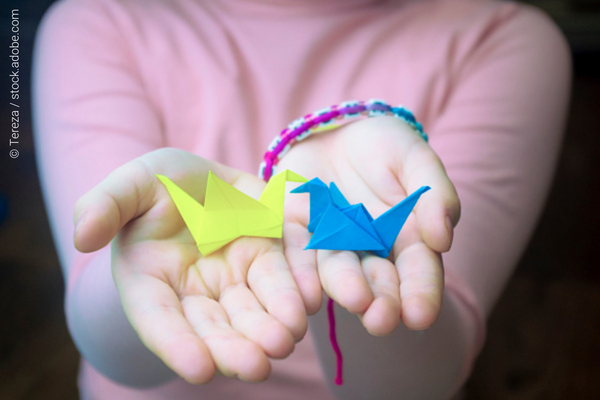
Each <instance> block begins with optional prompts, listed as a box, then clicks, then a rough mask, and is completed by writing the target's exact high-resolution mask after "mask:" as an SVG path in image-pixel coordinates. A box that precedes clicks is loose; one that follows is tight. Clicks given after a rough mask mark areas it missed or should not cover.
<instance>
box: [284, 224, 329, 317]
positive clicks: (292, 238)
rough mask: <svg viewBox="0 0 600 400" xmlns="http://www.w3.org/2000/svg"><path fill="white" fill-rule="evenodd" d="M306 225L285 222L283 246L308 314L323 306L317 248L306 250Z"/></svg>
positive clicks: (314, 312) (307, 239) (308, 239)
mask: <svg viewBox="0 0 600 400" xmlns="http://www.w3.org/2000/svg"><path fill="white" fill-rule="evenodd" d="M310 236H311V234H310V232H308V230H307V229H306V225H302V224H300V223H297V222H287V223H286V222H284V224H283V246H284V251H285V257H286V259H287V261H288V263H289V266H290V270H291V273H292V276H293V279H294V280H295V282H296V284H297V285H298V290H299V291H300V295H301V296H302V300H303V301H304V307H305V309H306V312H307V314H308V315H314V314H316V313H317V311H319V309H320V308H321V302H322V290H321V282H320V280H319V274H318V272H317V252H316V250H304V248H305V247H306V245H307V244H308V242H309V241H310Z"/></svg>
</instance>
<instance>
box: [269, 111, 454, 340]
mask: <svg viewBox="0 0 600 400" xmlns="http://www.w3.org/2000/svg"><path fill="white" fill-rule="evenodd" d="M284 169H291V170H292V171H294V172H296V173H298V174H301V175H302V176H304V177H306V178H307V179H312V178H314V177H319V178H320V179H321V180H322V181H323V182H325V183H326V184H329V183H330V182H331V181H334V182H335V183H336V185H337V186H338V187H339V188H340V190H341V191H342V193H343V194H344V196H346V198H347V199H348V201H350V203H352V204H356V203H364V205H365V207H366V208H367V209H368V210H369V212H370V213H371V214H372V215H373V217H374V218H376V217H378V216H379V215H381V214H382V213H384V212H385V211H386V210H388V209H389V208H391V207H392V206H394V205H395V204H397V203H399V202H400V201H402V199H404V198H405V197H406V196H407V194H410V193H412V192H413V191H414V190H416V189H418V188H419V187H421V186H423V185H427V186H430V187H431V190H430V191H428V192H427V193H425V194H423V196H422V197H421V198H420V199H419V201H418V202H417V205H416V207H415V209H414V212H413V213H411V215H410V216H409V218H408V220H407V221H406V223H405V224H404V227H403V228H402V230H401V231H400V234H399V236H398V238H397V240H396V243H395V244H394V248H393V249H392V252H391V253H390V256H389V257H388V258H387V259H384V258H380V257H377V256H375V255H373V254H371V253H365V255H364V256H363V257H359V255H358V254H357V253H355V252H352V251H330V250H316V251H315V250H304V247H305V246H306V245H307V244H308V241H309V240H310V236H311V234H310V233H309V232H308V230H307V225H308V222H309V209H310V207H309V195H308V194H288V195H287V198H286V223H285V224H284V234H283V239H284V246H285V254H286V258H287V260H288V262H289V264H290V267H291V269H292V273H293V274H294V278H295V280H296V283H297V284H298V287H299V289H300V292H301V294H302V296H303V299H304V303H305V306H306V308H307V311H308V313H309V314H314V313H316V312H317V311H318V309H319V307H320V305H321V300H322V299H321V286H322V288H323V289H324V290H325V292H326V293H327V295H328V296H329V297H331V298H332V299H333V300H335V301H336V302H337V303H339V304H340V305H341V306H342V307H344V308H346V309H347V310H348V311H349V312H351V313H354V314H357V315H358V316H359V317H360V318H361V320H362V323H363V325H364V326H365V328H366V329H367V330H368V331H369V332H370V333H371V334H374V335H386V334H389V333H391V332H392V331H393V330H394V329H395V328H396V327H397V326H398V324H399V322H400V320H402V322H403V324H404V325H405V326H406V327H408V328H409V329H425V328H427V327H429V326H430V325H431V324H433V323H434V322H435V320H436V319H437V317H438V315H439V313H440V308H441V302H442V295H443V290H444V273H443V264H442V257H441V254H440V253H443V252H446V251H448V250H449V249H450V246H451V243H452V236H453V228H454V226H455V225H456V223H457V222H458V220H459V217H460V202H459V199H458V196H457V193H456V190H455V188H454V185H453V184H452V182H451V181H450V179H449V178H448V176H447V175H446V171H445V169H444V166H443V164H442V162H441V160H440V159H439V158H438V156H437V155H436V154H435V152H434V151H433V150H432V148H431V147H430V146H429V145H428V144H427V143H426V142H425V141H424V140H423V139H422V138H421V137H419V135H418V134H417V133H416V132H414V131H413V130H412V129H411V128H410V127H409V126H408V125H407V124H405V123H404V122H403V121H401V120H398V119H395V118H392V117H378V118H369V119H366V120H363V121H358V122H355V123H352V124H349V125H347V126H344V127H341V128H339V129H336V130H334V131H330V132H323V133H317V134H314V135H313V136H311V137H309V138H307V139H305V140H304V141H302V142H299V143H297V144H296V145H294V146H293V147H292V148H291V149H290V151H289V152H288V153H287V155H286V156H285V157H284V158H283V159H282V160H281V161H280V162H279V166H278V170H280V171H282V170H284Z"/></svg>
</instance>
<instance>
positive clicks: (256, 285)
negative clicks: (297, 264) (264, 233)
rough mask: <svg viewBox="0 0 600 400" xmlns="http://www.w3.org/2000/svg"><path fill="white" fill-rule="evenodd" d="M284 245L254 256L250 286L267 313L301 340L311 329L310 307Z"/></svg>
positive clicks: (296, 338) (249, 279)
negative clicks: (308, 307) (309, 325)
mask: <svg viewBox="0 0 600 400" xmlns="http://www.w3.org/2000/svg"><path fill="white" fill-rule="evenodd" d="M280 246H281V244H278V245H276V246H274V247H272V249H271V250H269V251H266V252H264V253H262V254H260V255H259V256H257V257H256V258H255V259H254V261H253V262H252V264H251V265H250V268H249V270H248V286H249V287H250V288H251V289H252V291H253V292H254V293H255V294H256V297H257V299H258V300H259V301H260V303H261V304H262V305H263V306H264V308H265V309H266V310H267V312H268V313H269V314H270V315H272V316H273V317H274V318H275V319H276V320H278V321H280V322H281V323H282V324H283V325H284V326H285V327H287V329H289V332H291V334H292V336H293V339H294V340H296V341H300V340H301V339H302V338H303V337H304V335H305V334H306V330H307V329H308V319H307V317H306V309H305V308H304V301H303V300H302V296H301V295H300V292H299V290H298V286H297V285H296V281H295V280H294V276H293V275H292V272H291V271H290V268H289V266H288V263H287V261H286V259H285V257H284V255H283V250H282V249H281V247H280Z"/></svg>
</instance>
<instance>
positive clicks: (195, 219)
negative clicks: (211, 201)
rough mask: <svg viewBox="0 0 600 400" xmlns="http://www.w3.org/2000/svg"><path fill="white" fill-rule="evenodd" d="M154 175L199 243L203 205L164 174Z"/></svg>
mask: <svg viewBox="0 0 600 400" xmlns="http://www.w3.org/2000/svg"><path fill="white" fill-rule="evenodd" d="M156 176H157V178H158V179H160V181H161V182H162V183H163V184H164V185H165V187H166V188H167V190H168V191H169V195H170V196H171V198H172V199H173V201H174V202H175V205H176V206H177V209H178V210H179V213H180V214H181V217H182V218H183V221H184V222H185V224H186V225H187V227H188V228H189V230H190V232H191V233H192V236H193V237H194V240H195V241H196V243H199V242H200V241H201V230H200V226H201V225H202V218H203V216H204V207H203V206H202V204H200V203H198V202H197V201H196V200H195V199H194V198H193V197H192V196H190V195H189V194H187V193H186V192H184V191H183V189H181V188H180V187H179V186H177V185H176V184H175V183H174V182H173V181H172V180H170V179H169V178H167V177H166V176H164V175H158V174H157V175H156Z"/></svg>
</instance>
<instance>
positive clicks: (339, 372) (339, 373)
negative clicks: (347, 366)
mask: <svg viewBox="0 0 600 400" xmlns="http://www.w3.org/2000/svg"><path fill="white" fill-rule="evenodd" d="M327 318H328V319H329V340H330V341H331V347H333V351H334V352H335V363H336V367H337V368H336V375H335V384H336V385H338V386H339V385H341V384H342V383H344V381H343V380H342V362H343V359H342V351H341V350H340V346H339V345H338V341H337V336H336V334H335V314H334V311H333V300H332V299H329V300H327Z"/></svg>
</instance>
